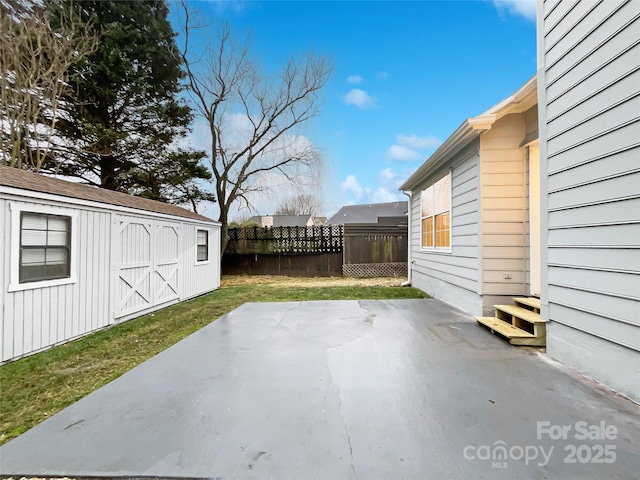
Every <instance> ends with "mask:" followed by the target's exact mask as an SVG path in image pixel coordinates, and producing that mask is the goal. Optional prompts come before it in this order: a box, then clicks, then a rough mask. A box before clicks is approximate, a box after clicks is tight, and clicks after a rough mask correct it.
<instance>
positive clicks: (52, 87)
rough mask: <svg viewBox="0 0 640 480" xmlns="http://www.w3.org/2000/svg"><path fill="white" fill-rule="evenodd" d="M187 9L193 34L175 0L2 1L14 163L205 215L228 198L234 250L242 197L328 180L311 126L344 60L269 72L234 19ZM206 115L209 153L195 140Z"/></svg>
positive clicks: (1, 66) (224, 211) (4, 93)
mask: <svg viewBox="0 0 640 480" xmlns="http://www.w3.org/2000/svg"><path fill="white" fill-rule="evenodd" d="M175 7H176V8H178V13H179V15H178V16H179V18H180V20H179V26H178V29H179V31H180V35H178V32H176V31H175V30H174V28H173V26H172V25H171V23H170V21H169V19H168V15H169V8H168V5H167V3H166V1H165V0H127V1H121V0H82V1H80V0H0V132H1V133H2V141H1V143H0V147H1V151H2V162H3V163H4V164H7V165H10V166H14V167H17V168H26V169H31V170H35V171H38V172H41V173H47V174H58V175H64V176H69V177H75V178H78V179H80V180H81V181H82V182H83V183H86V184H89V185H94V186H97V187H100V188H106V189H110V190H117V191H123V192H127V193H130V194H133V195H139V196H143V197H146V198H151V199H154V200H159V201H164V202H170V203H175V204H180V205H188V206H190V207H191V208H192V209H193V210H194V211H197V208H198V205H199V204H200V203H201V202H202V201H217V203H218V205H219V209H220V216H219V220H220V221H221V222H222V226H223V230H222V233H223V249H224V245H225V244H226V233H227V230H226V228H227V225H228V220H229V219H228V215H229V210H230V208H231V206H232V205H234V204H236V203H238V202H242V203H244V205H245V206H247V207H249V208H250V207H251V198H252V197H251V195H252V193H255V192H263V191H265V190H268V189H271V188H273V187H274V186H278V182H280V184H281V185H285V184H286V185H296V184H303V183H304V182H308V181H309V179H310V178H311V179H312V178H317V172H318V170H319V167H320V164H321V156H320V154H319V151H318V149H317V148H316V147H315V146H313V145H312V144H311V142H309V141H308V139H306V138H305V137H304V136H303V135H301V134H300V128H301V127H302V126H303V125H304V124H305V123H307V122H308V121H310V120H311V119H312V118H314V117H315V116H317V115H319V113H320V110H319V107H318V98H319V93H320V90H321V89H322V87H323V86H324V85H325V84H326V82H327V81H328V78H329V76H330V74H331V70H332V64H331V61H330V59H328V58H327V57H323V56H316V55H313V54H307V55H303V56H301V57H292V58H291V59H290V60H289V61H288V62H287V63H286V64H285V65H284V67H283V68H282V70H281V71H280V72H278V73H277V74H273V75H269V74H267V73H265V72H264V71H263V69H262V68H261V66H260V65H259V64H258V63H257V62H256V60H255V59H254V58H253V56H252V55H251V44H250V42H249V40H248V38H246V37H241V38H240V39H238V37H236V36H235V35H234V33H233V31H232V29H231V27H230V25H229V24H226V23H224V24H220V25H204V24H203V23H202V17H201V16H200V14H199V12H196V11H192V10H191V9H190V4H188V3H186V2H181V3H179V4H176V5H175ZM203 39H206V41H203ZM196 41H197V45H198V48H193V45H194V43H195V42H196ZM196 119H197V120H198V122H200V124H201V125H205V126H206V131H207V134H208V136H209V140H210V141H209V146H208V147H207V149H206V150H198V149H194V148H192V146H191V145H190V144H189V141H188V139H189V137H188V134H189V132H190V129H191V128H193V125H194V121H195V120H196Z"/></svg>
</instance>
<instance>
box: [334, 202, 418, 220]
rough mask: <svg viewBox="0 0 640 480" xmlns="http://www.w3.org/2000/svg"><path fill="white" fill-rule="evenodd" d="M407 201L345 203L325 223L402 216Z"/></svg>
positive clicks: (406, 209)
mask: <svg viewBox="0 0 640 480" xmlns="http://www.w3.org/2000/svg"><path fill="white" fill-rule="evenodd" d="M407 211H408V202H406V201H405V202H390V203H367V204H365V205H346V206H344V207H342V208H341V209H340V210H338V211H337V213H336V214H335V215H334V216H333V217H331V218H329V220H327V225H343V224H349V223H378V219H379V218H380V217H404V216H405V215H407Z"/></svg>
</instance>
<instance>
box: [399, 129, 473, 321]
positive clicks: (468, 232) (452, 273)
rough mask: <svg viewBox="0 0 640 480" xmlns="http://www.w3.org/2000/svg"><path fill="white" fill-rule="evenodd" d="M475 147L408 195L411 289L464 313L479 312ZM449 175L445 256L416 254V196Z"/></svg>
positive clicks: (467, 149)
mask: <svg viewBox="0 0 640 480" xmlns="http://www.w3.org/2000/svg"><path fill="white" fill-rule="evenodd" d="M479 162H480V156H479V141H478V139H477V138H476V139H475V140H473V141H472V142H471V143H470V144H469V145H468V146H466V147H465V148H463V149H462V150H461V151H460V152H458V153H457V154H456V155H455V156H454V157H453V158H452V159H451V160H449V161H448V162H447V164H446V166H444V167H442V168H441V169H439V170H438V171H437V172H435V173H434V174H433V175H430V176H429V177H428V178H427V179H426V180H425V181H424V182H422V184H420V185H419V187H418V188H416V189H414V190H413V191H412V201H411V248H412V252H411V258H412V283H413V286H415V287H417V288H419V289H421V290H423V291H425V292H427V293H429V294H430V295H432V296H434V297H437V298H439V299H440V300H443V301H445V302H448V303H451V304H454V305H456V306H457V307H459V308H462V309H464V310H466V311H468V312H472V313H478V314H479V313H480V312H481V311H482V298H481V296H480V294H479V293H480V278H479V277H480V273H479V264H478V262H479V251H480V247H479V243H480V238H479ZM449 169H451V185H452V202H451V237H452V238H451V245H452V248H451V253H439V252H427V251H423V250H422V249H421V248H420V245H421V237H420V235H421V230H420V226H421V221H420V194H421V192H422V190H424V189H425V188H427V187H429V186H430V185H431V184H433V183H434V182H435V181H436V180H438V179H439V178H441V177H442V176H443V175H445V174H446V172H447V171H449Z"/></svg>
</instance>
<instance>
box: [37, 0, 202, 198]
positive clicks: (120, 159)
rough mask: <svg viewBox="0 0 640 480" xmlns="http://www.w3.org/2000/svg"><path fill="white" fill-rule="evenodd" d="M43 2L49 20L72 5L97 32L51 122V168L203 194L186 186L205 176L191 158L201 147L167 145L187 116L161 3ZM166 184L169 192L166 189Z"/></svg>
mask: <svg viewBox="0 0 640 480" xmlns="http://www.w3.org/2000/svg"><path fill="white" fill-rule="evenodd" d="M46 3H47V5H48V8H49V9H50V11H51V12H52V16H53V17H54V18H56V17H60V16H61V13H62V12H64V11H66V10H67V9H79V17H80V19H81V20H85V19H91V20H92V25H93V28H95V29H96V32H98V33H100V35H101V40H100V44H99V46H98V48H97V49H96V51H95V52H94V53H92V54H91V55H89V56H87V57H86V58H85V59H83V61H81V62H79V63H78V64H76V65H74V67H73V68H74V69H75V70H76V71H75V72H74V75H72V76H71V78H72V87H73V90H74V91H75V96H74V98H73V99H71V100H70V101H69V102H68V104H67V116H66V118H65V120H64V121H61V122H60V123H59V133H60V135H61V137H62V138H63V139H64V141H63V142H62V143H63V145H59V148H58V152H57V153H58V159H57V160H59V161H60V160H62V163H61V165H60V164H59V165H56V166H55V168H56V169H57V170H58V172H59V173H62V174H64V175H70V176H74V177H79V178H81V179H83V180H84V181H85V182H87V183H90V184H94V185H97V186H100V187H102V188H107V189H110V190H123V191H129V192H131V193H134V194H145V196H150V197H153V198H157V199H160V200H173V201H176V202H183V201H185V200H187V201H191V200H192V199H191V198H185V195H186V196H187V197H188V196H189V194H188V193H184V192H191V193H192V194H196V195H200V199H207V200H211V199H212V198H213V197H212V196H211V195H210V194H208V193H206V192H203V191H201V190H200V189H198V188H193V187H194V186H195V183H194V182H195V181H196V180H197V179H198V178H202V179H207V178H209V177H210V174H209V173H208V171H207V170H206V169H205V168H202V167H201V166H199V164H198V162H199V160H200V159H201V158H202V157H203V155H204V154H203V152H195V151H185V150H182V151H179V152H178V151H177V150H176V149H172V146H173V145H174V144H175V142H176V141H177V140H179V139H181V138H182V137H183V136H184V135H185V134H186V133H187V132H188V127H189V124H190V123H191V121H192V114H191V109H190V107H189V106H188V105H187V104H186V103H185V102H184V100H182V99H181V98H180V96H179V94H180V91H181V86H180V81H181V79H182V78H183V77H184V73H183V71H182V69H181V60H180V59H179V58H178V57H177V56H176V55H174V51H175V41H174V40H175V36H176V34H175V32H174V31H173V29H172V27H171V24H170V23H169V21H168V19H167V15H168V8H167V5H166V3H165V1H164V0H126V1H122V0H83V1H82V2H78V1H77V0H46ZM172 151H173V153H171V152H172ZM171 162H175V168H173V169H171V168H170V167H171ZM168 167H169V168H168ZM51 168H54V166H53V165H52V166H51ZM167 170H171V171H172V173H173V174H174V175H173V176H172V179H171V181H165V180H167V179H165V178H163V172H166V171H167ZM180 175H182V176H183V177H182V178H178V177H180ZM180 180H182V181H180ZM149 182H150V183H149ZM182 184H187V185H182ZM181 186H182V187H184V188H182V190H181V188H180V187H181ZM172 189H177V192H173V193H169V191H170V190H172ZM180 191H182V192H183V193H184V195H182V196H181V195H180V194H179V192H180ZM153 192H155V193H153ZM160 192H164V193H160Z"/></svg>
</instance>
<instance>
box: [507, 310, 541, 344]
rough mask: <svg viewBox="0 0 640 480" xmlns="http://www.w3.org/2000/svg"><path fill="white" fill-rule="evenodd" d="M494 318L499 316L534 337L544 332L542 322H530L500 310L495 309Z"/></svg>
mask: <svg viewBox="0 0 640 480" xmlns="http://www.w3.org/2000/svg"><path fill="white" fill-rule="evenodd" d="M496 318H499V319H500V320H502V321H503V322H506V323H508V324H510V325H513V326H514V327H516V328H519V329H521V330H524V331H525V332H529V333H531V334H533V335H535V336H536V337H538V336H540V335H544V334H545V332H546V328H545V324H544V323H530V322H527V321H526V320H523V319H521V318H519V317H516V316H515V315H509V314H508V313H505V312H503V311H501V310H496Z"/></svg>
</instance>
